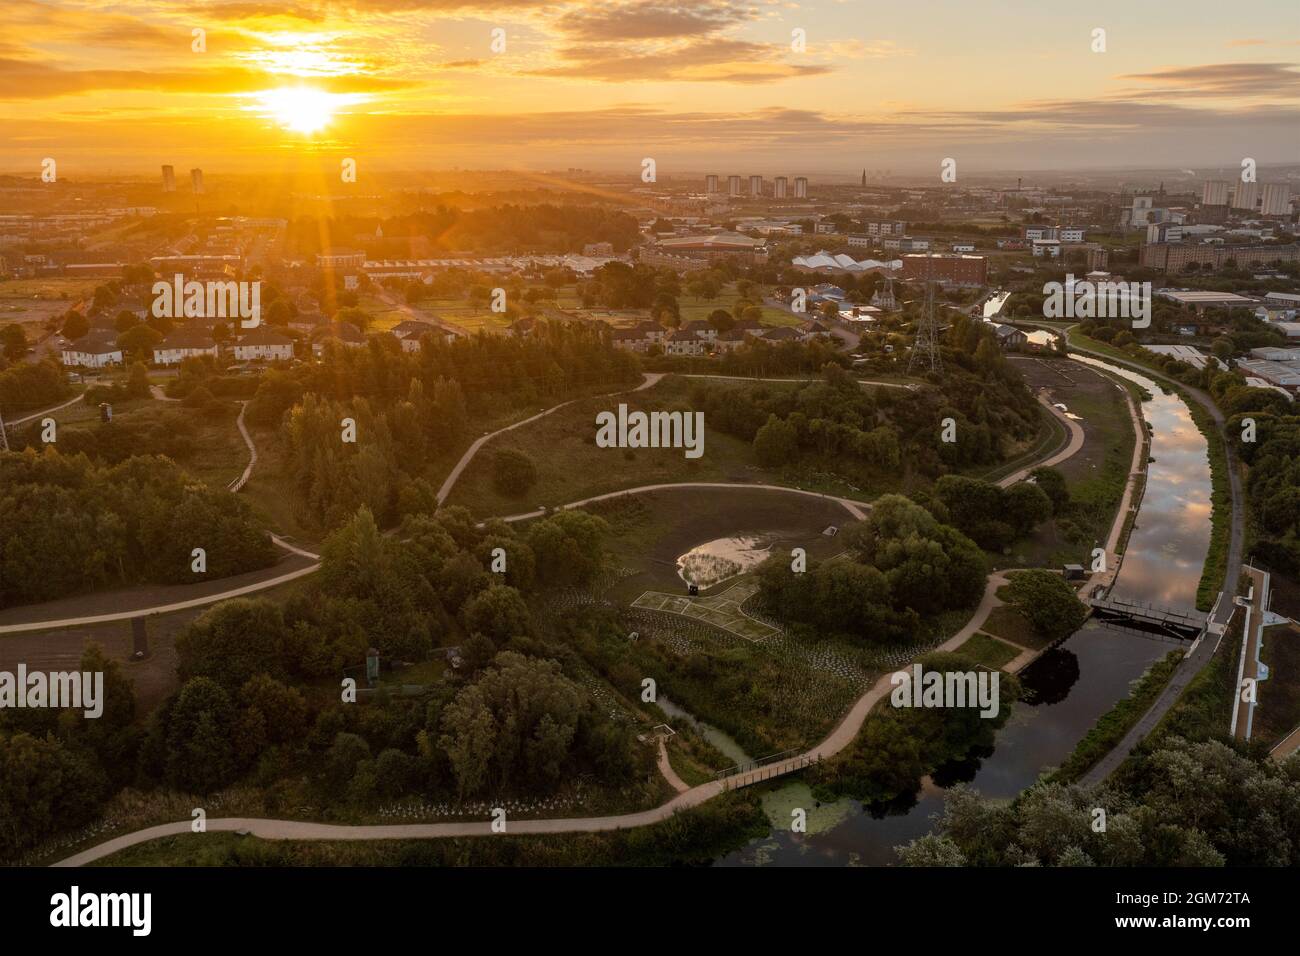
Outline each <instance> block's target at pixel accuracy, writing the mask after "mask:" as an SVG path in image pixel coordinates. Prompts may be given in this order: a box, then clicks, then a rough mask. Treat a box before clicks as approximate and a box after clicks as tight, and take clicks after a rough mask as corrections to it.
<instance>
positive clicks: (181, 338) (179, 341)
mask: <svg viewBox="0 0 1300 956" xmlns="http://www.w3.org/2000/svg"><path fill="white" fill-rule="evenodd" d="M199 355H211V356H212V357H213V358H216V357H217V343H216V342H215V341H213V338H212V336H210V335H208V334H207V333H205V332H196V331H194V330H193V329H176V330H174V331H172V332H168V333H167V336H166V338H164V339H163V340H162V341H161V342H159V343H158V344H157V345H156V346H154V350H153V360H154V364H155V365H179V364H180V363H181V362H183V361H184V360H185V359H187V358H193V357H195V356H199Z"/></svg>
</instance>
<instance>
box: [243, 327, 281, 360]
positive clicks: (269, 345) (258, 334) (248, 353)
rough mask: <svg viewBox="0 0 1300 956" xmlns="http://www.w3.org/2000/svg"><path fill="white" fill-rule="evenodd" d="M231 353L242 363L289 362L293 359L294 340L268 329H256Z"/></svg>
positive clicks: (244, 337)
mask: <svg viewBox="0 0 1300 956" xmlns="http://www.w3.org/2000/svg"><path fill="white" fill-rule="evenodd" d="M230 351H231V353H232V354H233V355H234V356H235V358H236V359H238V360H239V361H241V362H287V361H288V360H289V359H291V358H293V339H291V338H289V337H288V336H287V335H281V334H280V333H279V332H272V331H271V330H270V329H267V328H260V329H254V330H253V331H252V332H249V333H248V334H247V335H245V336H243V337H242V338H240V340H239V342H238V343H237V344H236V345H235V346H234V347H233V348H232V349H231V350H230Z"/></svg>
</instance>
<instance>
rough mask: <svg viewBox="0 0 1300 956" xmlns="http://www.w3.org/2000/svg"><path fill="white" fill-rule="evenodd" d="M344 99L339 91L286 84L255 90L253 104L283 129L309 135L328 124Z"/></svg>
mask: <svg viewBox="0 0 1300 956" xmlns="http://www.w3.org/2000/svg"><path fill="white" fill-rule="evenodd" d="M345 100H346V97H344V96H341V95H340V94H337V93H326V92H325V91H324V90H317V89H313V88H312V87H310V86H289V87H281V88H280V89H275V90H263V91H262V92H261V93H258V94H257V102H258V106H257V107H256V108H257V109H258V111H259V112H261V113H264V114H266V115H268V116H270V117H271V119H273V120H275V121H276V122H277V123H279V124H280V126H282V127H283V128H284V129H287V130H291V131H293V132H295V133H305V134H307V135H311V134H312V133H318V132H320V131H321V130H323V129H324V128H325V127H326V126H328V125H329V124H330V121H331V120H333V119H334V114H335V113H336V112H337V110H338V108H339V107H340V106H342V105H344V101H345Z"/></svg>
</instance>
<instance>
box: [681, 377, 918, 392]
mask: <svg viewBox="0 0 1300 956" xmlns="http://www.w3.org/2000/svg"><path fill="white" fill-rule="evenodd" d="M681 377H682V378H714V379H722V380H723V381H728V382H784V383H785V384H787V385H790V384H793V383H796V382H820V381H823V379H822V378H821V377H820V376H816V377H812V378H757V377H755V376H751V375H681ZM857 383H858V384H859V385H870V386H873V387H876V388H901V389H904V390H905V391H908V392H914V391H916V390H917V389H918V388H920V387H921V386H920V385H919V384H915V383H910V382H879V381H876V380H874V379H869V378H860V379H858V380H857Z"/></svg>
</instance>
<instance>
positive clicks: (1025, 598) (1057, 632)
mask: <svg viewBox="0 0 1300 956" xmlns="http://www.w3.org/2000/svg"><path fill="white" fill-rule="evenodd" d="M1007 595H1008V600H1007V603H1008V604H1010V605H1012V606H1013V607H1014V608H1015V609H1016V610H1018V611H1019V612H1020V613H1021V614H1022V615H1024V616H1025V618H1026V619H1028V621H1029V622H1030V623H1031V624H1032V625H1033V626H1034V630H1035V631H1037V632H1038V633H1039V634H1040V635H1041V636H1042V637H1044V638H1046V639H1047V640H1049V641H1057V640H1060V639H1062V638H1065V637H1068V636H1069V635H1071V634H1073V633H1074V632H1075V631H1077V630H1078V629H1079V628H1080V627H1082V626H1083V622H1084V621H1085V620H1087V618H1088V606H1087V605H1086V604H1084V603H1083V602H1082V601H1080V600H1079V598H1078V596H1077V595H1076V594H1075V593H1074V588H1072V587H1070V584H1069V582H1067V581H1066V580H1065V578H1063V577H1061V576H1060V575H1059V574H1054V573H1053V572H1051V571H1046V570H1043V569H1041V568H1035V569H1032V570H1028V571H1017V572H1015V573H1014V574H1013V575H1011V580H1010V583H1009V584H1008V585H1007Z"/></svg>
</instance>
